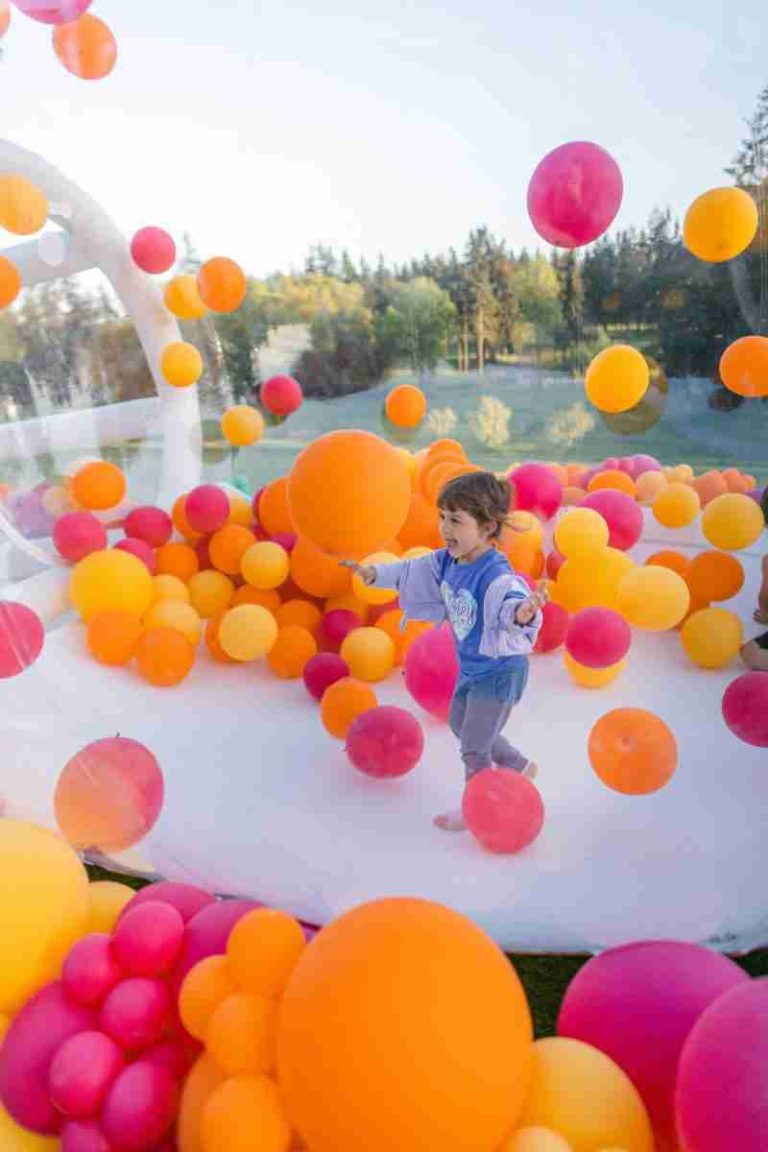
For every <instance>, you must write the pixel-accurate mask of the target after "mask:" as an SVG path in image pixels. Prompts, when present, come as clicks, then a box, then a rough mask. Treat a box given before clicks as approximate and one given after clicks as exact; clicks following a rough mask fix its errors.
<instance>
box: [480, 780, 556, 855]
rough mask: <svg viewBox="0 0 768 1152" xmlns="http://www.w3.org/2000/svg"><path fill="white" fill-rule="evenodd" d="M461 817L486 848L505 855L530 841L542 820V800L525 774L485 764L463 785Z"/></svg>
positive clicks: (537, 833) (538, 829)
mask: <svg viewBox="0 0 768 1152" xmlns="http://www.w3.org/2000/svg"><path fill="white" fill-rule="evenodd" d="M462 811H463V813H464V819H465V821H466V824H467V828H469V830H470V832H471V833H472V835H473V836H474V837H475V839H476V840H479V842H480V843H481V844H482V846H483V847H484V848H487V850H488V851H489V852H494V853H497V854H499V855H509V854H511V853H514V852H521V851H522V850H523V848H527V847H528V845H529V844H532V843H533V841H534V840H535V839H536V837H537V836H538V835H539V833H540V832H541V829H542V826H543V824H544V803H543V801H542V799H541V795H540V794H539V791H538V789H537V788H536V786H535V784H533V783H532V782H531V781H530V780H529V779H528V777H527V776H523V775H522V773H520V772H514V771H512V769H511V768H494V769H491V768H486V769H484V771H482V772H478V773H477V775H476V776H473V777H472V779H471V780H470V781H469V783H468V784H467V786H466V788H465V789H464V798H463V801H462Z"/></svg>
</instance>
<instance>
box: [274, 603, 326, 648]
mask: <svg viewBox="0 0 768 1152" xmlns="http://www.w3.org/2000/svg"><path fill="white" fill-rule="evenodd" d="M322 619H323V614H322V612H321V611H320V609H319V608H318V607H317V606H316V605H315V604H312V603H311V601H309V600H286V601H285V603H284V604H280V605H278V607H277V608H276V609H275V620H277V623H278V627H280V628H301V630H302V631H303V632H308V633H309V634H310V636H312V637H314V638H315V639H316V638H317V633H318V631H319V630H320V624H321V622H322Z"/></svg>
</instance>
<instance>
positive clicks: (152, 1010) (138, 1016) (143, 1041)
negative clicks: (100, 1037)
mask: <svg viewBox="0 0 768 1152" xmlns="http://www.w3.org/2000/svg"><path fill="white" fill-rule="evenodd" d="M171 1010H172V1003H171V997H170V993H169V992H168V989H167V987H166V986H165V984H164V983H163V982H162V981H161V980H154V979H151V978H149V977H147V976H134V977H131V978H130V979H128V980H123V981H122V983H120V984H118V985H117V987H116V988H115V989H114V990H113V991H112V992H110V994H109V996H108V997H107V999H106V1000H105V1001H104V1004H103V1005H102V1008H101V1013H100V1015H99V1027H100V1028H101V1030H102V1031H103V1032H106V1033H107V1035H108V1036H111V1037H112V1039H113V1040H114V1041H115V1043H117V1044H119V1045H120V1047H121V1048H122V1049H123V1050H124V1051H125V1052H130V1053H134V1052H140V1051H141V1050H142V1048H149V1046H150V1045H151V1044H155V1043H156V1042H157V1041H158V1040H159V1039H160V1037H161V1036H162V1034H163V1032H164V1030H165V1028H166V1025H167V1024H168V1023H169V1022H170V1020H171V1019H172V1011H171Z"/></svg>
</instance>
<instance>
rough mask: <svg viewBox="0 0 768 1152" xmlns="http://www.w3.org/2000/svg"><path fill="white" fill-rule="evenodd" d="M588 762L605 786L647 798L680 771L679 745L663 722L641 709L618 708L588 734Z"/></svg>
mask: <svg viewBox="0 0 768 1152" xmlns="http://www.w3.org/2000/svg"><path fill="white" fill-rule="evenodd" d="M587 750H588V753H589V760H590V763H591V765H592V767H593V768H594V770H595V772H596V774H597V775H598V776H599V778H600V779H601V780H602V782H603V783H604V784H607V786H608V787H609V788H612V789H613V790H614V791H615V792H621V793H623V794H624V795H625V796H647V795H648V794H649V793H651V792H658V791H659V789H660V788H663V787H664V785H665V784H667V783H668V782H669V780H670V779H671V778H672V775H673V773H674V771H675V769H676V768H677V741H676V740H675V737H674V735H673V733H672V731H671V730H670V729H669V728H668V727H667V725H666V724H665V723H664V721H663V720H661V719H659V717H658V716H654V714H653V713H652V712H646V711H645V710H644V709H642V708H616V709H615V710H614V711H613V712H607V713H606V714H605V715H604V716H601V717H600V719H599V720H598V721H597V723H596V724H595V725H594V727H593V728H592V731H591V732H590V734H589V744H588V748H587Z"/></svg>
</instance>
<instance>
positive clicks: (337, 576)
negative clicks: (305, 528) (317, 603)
mask: <svg viewBox="0 0 768 1152" xmlns="http://www.w3.org/2000/svg"><path fill="white" fill-rule="evenodd" d="M291 579H292V580H293V582H294V584H296V585H298V587H299V588H300V589H301V590H302V592H307V593H308V594H309V595H310V596H320V597H322V598H323V599H325V598H326V597H328V596H342V595H345V594H346V593H348V592H350V591H351V588H352V573H351V572H350V570H349V568H342V567H341V565H340V564H339V562H338V560H337V559H336V558H335V557H334V556H328V555H327V554H326V553H325V552H320V551H319V550H318V549H317V548H315V547H314V545H313V544H310V543H309V542H308V541H307V540H303V539H302V538H301V537H299V539H298V540H297V541H296V544H295V545H294V549H293V551H292V552H291Z"/></svg>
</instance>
